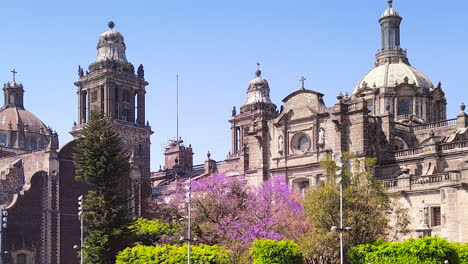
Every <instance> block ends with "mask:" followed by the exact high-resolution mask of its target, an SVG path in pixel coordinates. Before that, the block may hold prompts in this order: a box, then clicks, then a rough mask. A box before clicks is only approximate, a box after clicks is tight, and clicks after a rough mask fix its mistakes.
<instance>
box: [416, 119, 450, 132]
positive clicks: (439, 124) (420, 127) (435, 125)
mask: <svg viewBox="0 0 468 264" xmlns="http://www.w3.org/2000/svg"><path fill="white" fill-rule="evenodd" d="M456 125H457V119H456V118H452V119H447V120H442V121H437V122H432V123H428V124H424V125H418V126H414V127H413V130H414V131H420V130H426V129H435V128H439V127H447V126H456Z"/></svg>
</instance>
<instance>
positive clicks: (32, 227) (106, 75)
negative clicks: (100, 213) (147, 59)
mask: <svg viewBox="0 0 468 264" xmlns="http://www.w3.org/2000/svg"><path fill="white" fill-rule="evenodd" d="M108 26H109V30H107V31H106V32H104V33H102V35H101V36H100V37H99V40H98V45H97V58H96V61H94V62H93V63H91V64H90V65H89V67H88V70H86V71H85V70H84V69H83V68H81V67H79V68H78V81H77V82H75V86H76V87H77V97H78V111H77V112H78V120H79V122H78V123H75V124H74V125H73V128H72V131H71V132H70V133H71V134H72V135H73V137H74V140H72V141H71V142H68V143H66V144H65V145H63V146H61V147H60V148H59V143H58V135H57V133H56V132H54V131H53V130H52V129H51V128H50V127H49V126H47V125H46V124H44V123H43V122H42V121H41V120H40V119H39V118H37V117H36V116H35V115H34V114H32V113H31V112H29V111H27V110H26V108H25V106H24V104H23V98H24V88H23V85H22V84H21V83H19V82H17V81H16V80H15V73H16V72H15V71H14V70H13V81H11V82H8V83H6V84H5V85H4V88H3V91H4V98H5V100H4V106H3V107H2V108H1V109H0V175H1V176H0V204H2V205H4V206H5V207H6V211H7V212H8V217H7V219H8V225H7V228H4V229H3V230H2V237H3V245H2V247H3V251H4V254H3V263H5V264H33V263H42V264H76V263H78V259H77V251H76V250H75V249H74V245H80V222H79V218H78V197H79V196H80V195H82V194H85V193H86V192H87V190H88V187H87V186H86V184H84V183H83V182H77V181H75V172H74V171H75V169H74V166H73V161H72V159H73V151H74V148H75V147H76V139H77V138H79V137H80V134H81V130H82V129H83V127H84V126H85V125H86V122H87V120H88V117H89V113H90V111H100V112H102V113H104V114H105V115H106V116H108V117H109V118H110V121H111V122H112V124H113V126H114V128H115V129H116V130H117V131H118V132H119V134H120V135H121V138H122V143H123V149H124V151H125V152H126V153H128V154H129V156H130V157H131V158H130V165H131V169H130V173H129V175H128V177H129V178H128V181H129V183H130V184H129V189H128V190H127V192H128V197H129V199H128V200H129V202H128V209H129V211H130V212H131V214H132V215H134V216H139V215H141V214H142V200H143V199H144V197H149V196H150V193H151V189H150V181H149V175H150V151H149V147H150V136H151V134H152V133H153V132H152V131H151V127H150V126H149V124H148V122H147V121H146V120H145V93H146V86H147V85H148V82H146V81H145V77H144V75H145V74H144V68H143V65H140V66H139V67H138V68H137V69H136V70H135V68H134V66H133V65H132V64H131V63H130V62H128V61H127V59H126V55H125V51H126V46H125V42H124V37H123V36H122V34H121V33H119V32H118V31H116V30H114V26H115V25H114V23H113V22H109V24H108ZM90 46H91V45H90Z"/></svg>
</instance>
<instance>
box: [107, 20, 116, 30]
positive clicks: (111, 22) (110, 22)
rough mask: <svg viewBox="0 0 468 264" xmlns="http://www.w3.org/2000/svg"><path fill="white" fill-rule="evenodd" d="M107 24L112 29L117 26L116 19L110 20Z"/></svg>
mask: <svg viewBox="0 0 468 264" xmlns="http://www.w3.org/2000/svg"><path fill="white" fill-rule="evenodd" d="M107 26H108V27H109V28H110V29H114V27H115V23H114V21H109V22H107Z"/></svg>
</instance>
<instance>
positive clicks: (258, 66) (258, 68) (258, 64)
mask: <svg viewBox="0 0 468 264" xmlns="http://www.w3.org/2000/svg"><path fill="white" fill-rule="evenodd" d="M259 70H260V63H259V62H257V71H259Z"/></svg>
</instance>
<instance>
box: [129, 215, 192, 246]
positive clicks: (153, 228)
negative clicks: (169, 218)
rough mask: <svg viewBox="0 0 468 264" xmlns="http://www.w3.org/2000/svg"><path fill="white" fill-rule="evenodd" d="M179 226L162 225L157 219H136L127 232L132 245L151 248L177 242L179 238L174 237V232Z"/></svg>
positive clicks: (171, 224)
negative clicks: (129, 233)
mask: <svg viewBox="0 0 468 264" xmlns="http://www.w3.org/2000/svg"><path fill="white" fill-rule="evenodd" d="M180 226H181V225H180V224H173V223H164V222H162V221H160V220H158V219H154V220H148V219H145V218H137V219H135V220H134V221H133V222H132V223H131V224H130V225H129V226H128V230H129V231H130V232H131V240H132V243H133V244H139V245H147V246H153V245H157V244H162V243H168V242H176V241H177V242H178V241H179V237H180V236H177V237H176V232H177V231H178V230H179V229H180ZM184 231H185V230H184Z"/></svg>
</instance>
